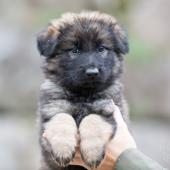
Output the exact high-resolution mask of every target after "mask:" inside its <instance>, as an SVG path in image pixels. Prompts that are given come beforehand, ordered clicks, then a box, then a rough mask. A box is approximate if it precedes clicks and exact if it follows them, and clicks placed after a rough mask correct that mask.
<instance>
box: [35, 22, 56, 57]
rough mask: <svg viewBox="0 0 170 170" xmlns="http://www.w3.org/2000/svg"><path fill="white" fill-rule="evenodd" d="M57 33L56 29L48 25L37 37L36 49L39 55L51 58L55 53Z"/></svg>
mask: <svg viewBox="0 0 170 170" xmlns="http://www.w3.org/2000/svg"><path fill="white" fill-rule="evenodd" d="M58 35H59V31H58V29H57V27H55V26H53V25H52V24H50V25H49V26H48V27H47V28H45V29H43V30H42V31H41V32H40V33H39V34H38V36H37V48H38V50H39V52H40V54H41V55H43V56H45V57H51V56H53V55H54V53H55V49H56V47H57V44H58Z"/></svg>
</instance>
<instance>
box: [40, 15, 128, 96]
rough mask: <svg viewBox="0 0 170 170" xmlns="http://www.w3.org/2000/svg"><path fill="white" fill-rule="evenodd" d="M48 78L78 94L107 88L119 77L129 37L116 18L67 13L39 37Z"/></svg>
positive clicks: (52, 23)
mask: <svg viewBox="0 0 170 170" xmlns="http://www.w3.org/2000/svg"><path fill="white" fill-rule="evenodd" d="M38 49H39V51H40V54H41V55H43V56H44V57H45V65H44V70H45V73H46V75H47V77H50V78H52V79H54V80H55V81H57V82H58V83H60V84H61V85H62V86H63V87H65V88H66V89H67V90H70V91H72V92H74V93H77V94H83V93H84V94H88V92H89V93H92V92H98V91H102V90H104V89H106V88H107V87H108V86H109V85H111V84H112V83H113V81H114V80H115V79H116V78H119V75H120V72H121V70H122V66H121V63H122V54H125V53H127V52H128V43H127V38H126V35H125V33H124V31H123V30H122V28H121V27H120V26H119V25H118V24H117V23H116V20H115V19H114V18H112V17H111V16H108V15H106V14H100V13H98V12H90V13H87V12H86V13H80V14H65V15H64V16H63V17H62V18H61V19H58V20H55V21H53V22H51V24H49V26H48V27H47V28H46V29H45V30H43V31H42V32H41V33H40V34H39V36H38Z"/></svg>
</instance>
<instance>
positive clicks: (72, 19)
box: [37, 12, 128, 170]
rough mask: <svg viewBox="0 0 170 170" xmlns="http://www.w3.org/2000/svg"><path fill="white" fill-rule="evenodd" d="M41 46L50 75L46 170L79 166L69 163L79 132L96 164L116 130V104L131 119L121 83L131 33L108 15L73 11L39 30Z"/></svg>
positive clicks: (44, 101)
mask: <svg viewBox="0 0 170 170" xmlns="http://www.w3.org/2000/svg"><path fill="white" fill-rule="evenodd" d="M37 47H38V50H39V52H40V54H41V56H42V60H43V64H42V68H43V72H44V75H45V81H44V83H43V84H42V85H41V89H40V101H39V122H40V123H39V124H40V144H41V148H42V165H41V170H54V169H55V170H56V169H76V168H75V167H71V166H68V164H69V162H70V161H71V160H72V159H73V157H74V154H75V148H76V146H77V134H79V136H80V152H81V157H82V159H83V160H84V162H85V163H86V164H87V165H88V166H89V167H91V168H95V167H97V166H98V165H99V164H100V162H101V160H102V159H103V157H104V151H105V146H106V144H107V142H108V141H109V140H110V139H111V138H112V137H113V135H114V133H115V130H116V123H115V121H114V119H113V116H112V114H113V112H114V104H116V105H117V106H119V108H120V110H121V113H122V115H123V118H124V119H125V120H126V117H127V109H126V103H125V100H124V96H123V89H122V84H121V82H120V76H121V73H122V69H123V55H124V54H126V53H127V52H128V41H127V36H126V33H125V32H124V30H123V29H122V28H121V27H120V26H119V24H118V23H117V21H116V19H115V18H113V17H111V16H109V15H107V14H103V13H99V12H82V13H80V14H75V13H67V14H64V15H63V16H62V17H61V18H60V19H57V20H53V21H52V22H50V23H49V25H48V26H47V27H46V28H45V29H44V30H42V31H41V32H40V33H39V34H38V37H37ZM78 169H81V168H78Z"/></svg>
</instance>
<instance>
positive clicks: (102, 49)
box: [97, 46, 106, 53]
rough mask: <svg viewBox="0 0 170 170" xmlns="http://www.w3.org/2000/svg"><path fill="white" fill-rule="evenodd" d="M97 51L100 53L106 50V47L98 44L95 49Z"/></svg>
mask: <svg viewBox="0 0 170 170" xmlns="http://www.w3.org/2000/svg"><path fill="white" fill-rule="evenodd" d="M97 51H98V52H100V53H103V52H104V51H106V48H105V47H104V46H100V47H99V48H98V49H97Z"/></svg>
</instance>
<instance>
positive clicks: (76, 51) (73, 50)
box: [71, 47, 80, 54]
mask: <svg viewBox="0 0 170 170" xmlns="http://www.w3.org/2000/svg"><path fill="white" fill-rule="evenodd" d="M71 52H72V53H75V54H76V53H80V50H79V49H78V48H77V47H75V48H73V49H72V50H71Z"/></svg>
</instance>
